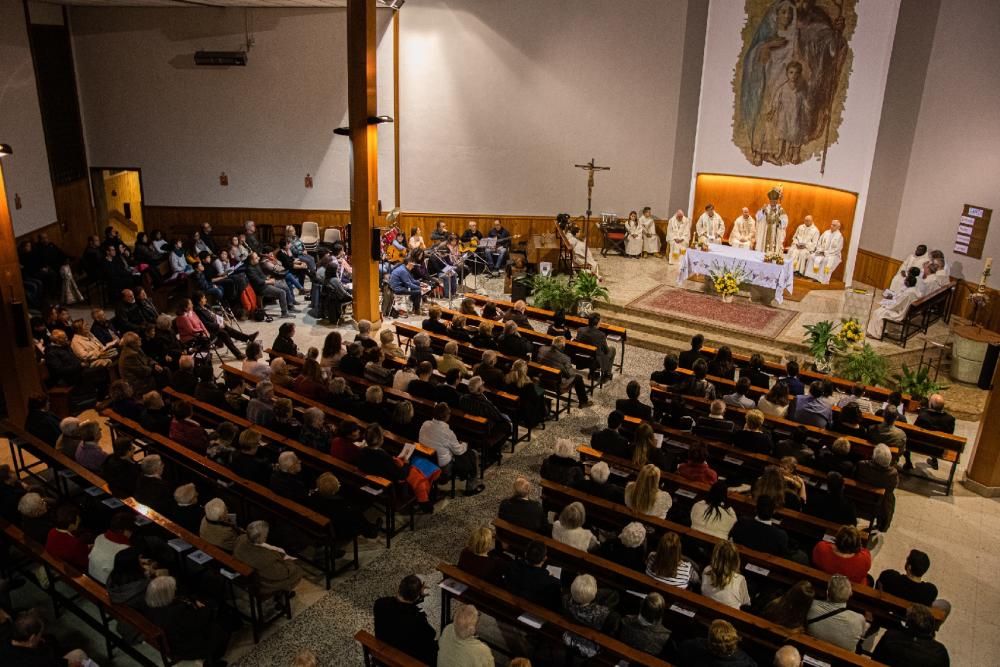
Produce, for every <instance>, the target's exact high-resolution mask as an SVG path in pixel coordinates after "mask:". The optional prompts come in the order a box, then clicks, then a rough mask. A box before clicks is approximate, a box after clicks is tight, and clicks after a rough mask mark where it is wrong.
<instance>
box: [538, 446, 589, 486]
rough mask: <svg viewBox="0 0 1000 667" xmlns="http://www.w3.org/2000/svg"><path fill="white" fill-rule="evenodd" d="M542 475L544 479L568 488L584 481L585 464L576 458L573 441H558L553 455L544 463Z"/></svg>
mask: <svg viewBox="0 0 1000 667" xmlns="http://www.w3.org/2000/svg"><path fill="white" fill-rule="evenodd" d="M541 475H542V479H547V480H549V481H552V482H556V483H558V484H564V485H566V486H575V485H576V484H578V483H579V482H580V481H581V480H582V479H583V477H584V468H583V464H582V463H580V461H579V460H578V459H577V457H576V449H575V448H574V447H573V441H572V440H568V439H566V438H559V439H558V440H556V445H555V449H554V451H553V453H552V454H551V455H550V456H549V457H548V458H546V459H545V460H544V461H542V470H541Z"/></svg>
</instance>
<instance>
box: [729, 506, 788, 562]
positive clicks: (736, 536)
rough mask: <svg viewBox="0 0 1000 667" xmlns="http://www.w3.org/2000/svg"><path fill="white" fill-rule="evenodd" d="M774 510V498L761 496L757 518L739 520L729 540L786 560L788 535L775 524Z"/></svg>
mask: <svg viewBox="0 0 1000 667" xmlns="http://www.w3.org/2000/svg"><path fill="white" fill-rule="evenodd" d="M774 510H775V507H774V498H772V497H771V496H763V495H762V496H760V497H759V498H758V499H757V514H756V516H754V517H753V518H750V517H742V518H741V519H739V520H738V521H737V522H736V525H735V526H733V529H732V530H731V531H729V539H731V540H732V541H733V542H735V543H736V544H742V545H743V546H746V547H750V548H751V549H756V550H757V551H763V552H765V553H769V554H773V555H775V556H780V557H782V558H786V557H787V556H788V553H789V549H788V533H787V532H785V529H784V528H780V527H779V526H777V525H775V524H774Z"/></svg>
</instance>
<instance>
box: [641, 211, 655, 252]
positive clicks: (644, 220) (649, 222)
mask: <svg viewBox="0 0 1000 667" xmlns="http://www.w3.org/2000/svg"><path fill="white" fill-rule="evenodd" d="M639 226H640V227H641V228H642V254H644V255H645V254H647V253H648V254H650V255H655V254H656V253H658V252H660V235H659V233H658V232H657V231H656V218H654V217H653V212H652V210H651V209H650V208H649V207H648V206H647V207H645V208H644V209H642V216H640V217H639Z"/></svg>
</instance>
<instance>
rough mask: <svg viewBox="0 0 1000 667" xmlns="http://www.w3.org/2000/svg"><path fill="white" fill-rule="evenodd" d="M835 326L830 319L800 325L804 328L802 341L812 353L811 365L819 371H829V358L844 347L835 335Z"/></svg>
mask: <svg viewBox="0 0 1000 667" xmlns="http://www.w3.org/2000/svg"><path fill="white" fill-rule="evenodd" d="M837 326H838V325H836V324H834V323H833V322H831V321H830V320H823V321H821V322H817V323H816V324H806V325H804V326H803V327H802V328H803V329H805V330H806V336H805V339H804V341H803V342H805V343H806V344H807V345H809V354H811V355H812V358H813V365H814V366H815V367H816V370H817V371H818V372H820V373H829V372H830V368H831V363H830V360H831V358H832V357H833V353H834V352H835V351H837V350H841V349H843V347H844V343H843V341H842V340H841V339H840V337H839V336H837Z"/></svg>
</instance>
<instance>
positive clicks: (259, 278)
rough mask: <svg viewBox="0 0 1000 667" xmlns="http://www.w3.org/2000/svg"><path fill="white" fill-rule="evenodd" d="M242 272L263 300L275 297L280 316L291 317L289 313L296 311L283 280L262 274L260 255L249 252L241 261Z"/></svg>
mask: <svg viewBox="0 0 1000 667" xmlns="http://www.w3.org/2000/svg"><path fill="white" fill-rule="evenodd" d="M248 239H249V236H248ZM243 267H244V272H245V273H246V276H247V280H248V281H249V282H250V286H251V287H253V291H254V292H256V293H257V295H258V296H259V297H261V299H262V300H263V299H264V298H270V299H276V300H277V301H278V308H279V309H280V310H281V317H285V318H287V317H291V315H290V313H297V312H298V310H297V309H295V308H293V307H291V306H290V305H289V304H290V303H293V302H294V298H293V297H292V295H291V292H290V291H289V289H288V285H287V284H286V283H285V281H284V280H282V281H280V282H278V281H276V280H275V279H274V278H272V277H268V276H267V275H265V274H264V269H262V268H261V265H260V255H258V254H257V253H256V252H251V253H250V257H248V258H247V261H246V262H244V263H243Z"/></svg>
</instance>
